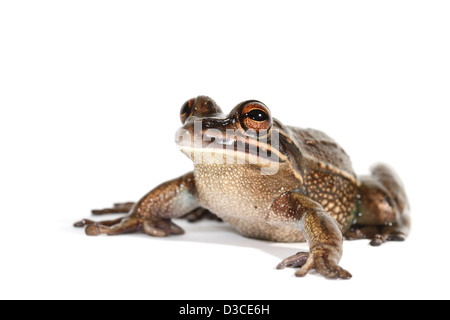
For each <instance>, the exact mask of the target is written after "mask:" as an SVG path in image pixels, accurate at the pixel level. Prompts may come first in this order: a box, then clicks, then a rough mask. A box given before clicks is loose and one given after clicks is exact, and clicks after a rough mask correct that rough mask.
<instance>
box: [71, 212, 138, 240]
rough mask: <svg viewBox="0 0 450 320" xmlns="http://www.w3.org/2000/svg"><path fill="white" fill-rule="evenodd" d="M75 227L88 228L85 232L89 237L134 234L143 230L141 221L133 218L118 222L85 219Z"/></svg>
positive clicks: (118, 220)
mask: <svg viewBox="0 0 450 320" xmlns="http://www.w3.org/2000/svg"><path fill="white" fill-rule="evenodd" d="M74 227H77V228H82V227H86V229H85V231H86V234H87V235H88V236H98V235H101V234H107V235H119V234H124V233H132V232H136V231H139V230H140V229H141V224H140V223H139V220H138V219H137V218H135V217H133V216H127V217H125V218H121V219H116V220H107V221H99V222H95V221H92V220H88V219H84V220H81V221H80V222H77V223H75V224H74Z"/></svg>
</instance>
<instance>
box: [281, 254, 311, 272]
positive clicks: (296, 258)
mask: <svg viewBox="0 0 450 320" xmlns="http://www.w3.org/2000/svg"><path fill="white" fill-rule="evenodd" d="M308 258H309V252H299V253H297V254H295V255H293V256H291V257H289V258H286V259H284V260H283V261H281V262H280V264H279V265H278V266H277V269H279V270H280V269H284V268H286V267H288V268H300V267H303V266H304V265H305V264H306V261H308Z"/></svg>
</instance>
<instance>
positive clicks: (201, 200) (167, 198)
mask: <svg viewBox="0 0 450 320" xmlns="http://www.w3.org/2000/svg"><path fill="white" fill-rule="evenodd" d="M181 121H182V123H183V127H182V128H181V129H180V130H179V131H178V133H177V144H178V147H179V148H180V150H181V151H182V152H183V153H184V154H185V155H187V156H188V157H189V158H190V159H191V160H192V161H193V163H194V170H193V172H189V173H187V174H185V175H184V176H182V177H180V178H177V179H175V180H172V181H168V182H166V183H163V184H162V185H160V186H159V187H157V188H155V189H154V190H152V191H150V192H149V193H148V194H146V195H145V196H144V197H143V198H142V199H141V200H139V201H138V202H137V203H123V204H117V205H115V206H114V208H111V209H104V210H94V211H93V213H94V214H97V215H100V214H106V213H128V215H127V216H125V217H124V218H120V219H117V220H114V221H102V222H94V221H91V220H82V221H80V222H78V223H76V224H75V226H77V227H83V226H86V234H87V235H90V236H97V235H100V234H107V235H118V234H124V233H131V232H144V233H146V234H148V235H151V236H155V237H165V236H169V235H179V234H182V233H183V230H182V229H181V228H180V227H179V226H177V225H176V224H174V223H173V222H172V220H171V219H174V218H181V217H187V218H188V219H189V220H199V219H201V218H204V217H209V218H211V217H213V218H216V219H218V220H223V221H225V222H226V223H229V224H230V225H231V226H233V227H234V228H236V230H237V231H238V232H239V233H241V234H242V235H244V236H245V237H250V238H255V239H263V240H268V241H279V242H302V241H307V242H308V244H309V248H310V250H309V252H300V253H297V254H295V255H293V256H292V257H289V258H287V259H285V260H284V261H282V262H281V263H280V264H279V265H278V268H279V269H282V268H285V267H300V269H299V270H298V271H297V273H296V275H297V276H300V277H302V276H305V275H306V274H307V273H308V272H309V271H310V270H312V269H315V270H316V271H317V272H318V273H320V274H321V275H323V276H324V277H326V278H330V279H336V278H341V279H349V278H351V274H350V273H349V272H348V271H346V270H344V269H343V268H341V267H340V266H339V261H340V259H341V257H342V244H343V239H344V238H346V239H350V240H353V239H370V240H371V244H372V245H374V246H378V245H381V244H382V243H384V242H386V241H403V240H405V238H406V236H407V235H408V232H409V225H410V223H409V205H408V200H407V197H406V194H405V191H404V187H403V185H402V182H401V181H400V179H399V178H398V177H397V175H396V174H395V173H394V172H393V171H392V170H391V169H389V168H388V167H386V166H384V165H377V166H375V167H374V168H373V169H372V172H371V175H369V176H360V177H358V176H356V175H355V173H354V171H353V169H352V165H351V161H350V158H349V157H348V155H347V154H346V153H345V151H344V150H343V149H342V148H341V147H340V146H339V145H338V144H337V143H336V142H335V141H334V140H333V139H331V138H330V137H328V136H327V135H326V134H325V133H323V132H321V131H317V130H313V129H300V128H294V127H288V126H284V125H283V124H282V123H281V122H279V121H278V120H276V119H274V118H272V116H271V113H270V111H269V109H268V108H267V106H266V105H264V104H263V103H261V102H259V101H256V100H251V101H245V102H242V103H240V104H238V105H237V106H236V107H235V108H234V109H233V110H232V111H231V112H230V113H229V114H228V115H225V114H224V113H223V112H222V110H221V109H220V107H219V106H218V105H217V104H216V103H215V102H214V101H213V100H212V99H211V98H208V97H205V96H199V97H197V98H196V99H191V100H189V101H187V102H186V103H185V104H184V105H183V106H182V109H181Z"/></svg>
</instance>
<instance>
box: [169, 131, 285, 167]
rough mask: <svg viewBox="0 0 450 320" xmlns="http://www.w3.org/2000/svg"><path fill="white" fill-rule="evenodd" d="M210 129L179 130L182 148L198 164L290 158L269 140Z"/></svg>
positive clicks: (269, 162) (261, 162)
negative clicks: (196, 130) (191, 132)
mask: <svg viewBox="0 0 450 320" xmlns="http://www.w3.org/2000/svg"><path fill="white" fill-rule="evenodd" d="M208 131H209V130H207V131H202V132H201V133H198V134H194V135H192V134H190V132H189V131H188V130H185V129H180V130H179V131H178V133H177V139H176V142H177V145H178V148H179V149H180V150H181V151H182V152H183V153H184V154H185V155H186V156H188V157H189V158H190V159H191V160H193V161H194V162H195V163H197V164H254V165H259V166H273V165H274V164H276V165H279V164H280V163H282V162H285V161H286V156H285V155H283V154H281V152H280V151H279V150H278V149H276V148H274V147H273V146H272V145H271V144H270V143H268V142H266V141H259V140H257V139H251V138H249V137H243V136H240V135H238V134H236V135H235V134H233V135H229V136H227V135H225V134H223V133H222V132H220V131H218V132H208ZM214 131H216V130H214Z"/></svg>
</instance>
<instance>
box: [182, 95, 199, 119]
mask: <svg viewBox="0 0 450 320" xmlns="http://www.w3.org/2000/svg"><path fill="white" fill-rule="evenodd" d="M194 104H195V98H193V99H191V100H188V101H186V102H185V103H184V104H183V106H182V107H181V111H180V118H181V123H183V124H184V123H185V122H186V119H187V118H189V116H190V115H191V113H192V108H193V107H194Z"/></svg>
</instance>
